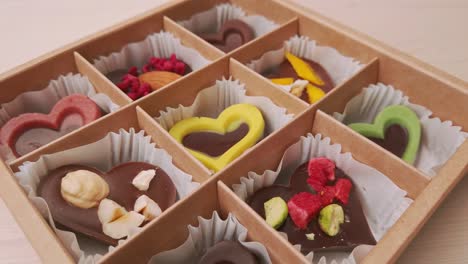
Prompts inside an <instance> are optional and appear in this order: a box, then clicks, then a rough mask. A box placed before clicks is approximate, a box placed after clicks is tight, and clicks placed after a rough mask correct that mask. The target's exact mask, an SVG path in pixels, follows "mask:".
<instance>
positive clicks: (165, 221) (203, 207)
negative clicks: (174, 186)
mask: <svg viewBox="0 0 468 264" xmlns="http://www.w3.org/2000/svg"><path fill="white" fill-rule="evenodd" d="M194 201H195V202H194ZM218 210H219V203H218V194H217V188H216V181H215V180H214V179H212V180H210V181H209V182H207V183H206V184H203V185H202V186H201V187H200V188H199V189H198V190H196V191H194V192H193V193H192V194H190V195H189V196H187V197H186V198H184V199H182V200H180V201H178V202H177V203H176V204H174V205H173V206H171V207H169V208H168V209H167V210H166V211H165V212H164V213H163V214H162V215H161V216H160V217H158V218H156V219H155V220H153V221H152V222H150V223H148V224H147V225H146V226H145V227H144V230H143V231H142V232H139V233H138V234H136V235H135V236H134V237H132V238H130V239H129V240H128V241H127V242H126V243H124V244H122V245H120V246H118V247H117V249H116V250H114V251H112V252H109V253H108V254H106V255H104V257H103V258H102V259H101V262H100V263H102V264H120V263H122V264H127V263H148V261H149V259H150V258H151V257H152V256H153V255H155V254H158V253H160V252H163V251H166V250H170V249H173V248H176V247H178V246H180V245H181V244H182V243H183V242H184V241H185V240H186V239H187V236H188V228H187V227H188V225H195V226H197V225H198V217H200V216H201V217H203V218H211V216H212V214H213V211H218Z"/></svg>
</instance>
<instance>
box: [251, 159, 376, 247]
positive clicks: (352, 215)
mask: <svg viewBox="0 0 468 264" xmlns="http://www.w3.org/2000/svg"><path fill="white" fill-rule="evenodd" d="M307 165H308V163H305V164H302V165H301V166H300V167H299V168H297V170H296V171H295V172H294V174H293V175H292V176H291V179H290V184H289V185H288V186H284V185H272V186H269V187H265V188H262V189H260V190H258V191H257V192H255V193H254V194H253V195H252V196H251V197H249V198H248V199H247V203H248V204H249V205H250V206H251V207H252V209H253V210H255V211H256V212H257V213H258V214H259V215H261V216H262V217H263V218H265V210H264V203H265V202H266V201H268V200H270V199H271V198H273V197H278V196H279V197H281V198H283V200H285V201H286V202H287V201H288V200H289V199H290V198H291V197H293V196H294V195H295V194H297V193H299V192H310V193H315V191H314V190H313V189H312V188H311V187H310V186H309V184H308V183H307V178H308V177H309V174H308V171H307ZM335 177H336V179H339V178H347V179H349V180H351V179H350V178H349V177H348V176H347V175H346V174H344V172H343V171H342V170H340V169H335ZM355 189H356V187H353V188H352V189H351V193H350V195H349V201H348V204H347V205H342V206H343V209H344V212H345V223H344V224H342V225H341V227H340V232H339V233H338V234H337V235H336V236H333V237H331V236H328V235H327V234H325V233H324V232H323V231H322V230H321V229H320V226H319V224H318V220H317V217H316V218H314V219H313V220H312V221H311V222H310V223H309V225H308V227H307V229H306V230H301V229H299V228H298V227H296V225H295V224H294V222H293V221H292V219H291V217H290V216H288V217H287V219H286V221H285V222H284V224H283V225H282V226H281V227H280V228H278V231H280V232H284V233H286V234H287V235H288V240H289V242H291V243H292V244H293V245H295V244H300V245H301V251H302V253H304V254H307V253H309V252H311V251H314V252H320V251H332V250H339V251H350V250H352V249H353V248H354V247H356V246H358V245H361V244H366V245H375V244H376V241H375V238H374V236H373V235H372V232H371V230H370V228H369V225H368V224H367V220H366V217H365V215H364V212H363V210H362V206H361V202H360V201H359V197H358V194H357V193H356V191H355ZM310 233H314V234H315V239H314V240H308V239H307V237H306V234H310Z"/></svg>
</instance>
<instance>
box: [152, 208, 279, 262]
mask: <svg viewBox="0 0 468 264" xmlns="http://www.w3.org/2000/svg"><path fill="white" fill-rule="evenodd" d="M198 222H199V225H198V227H194V226H188V230H189V236H188V238H187V240H186V241H185V242H184V243H183V244H182V245H180V246H179V247H177V248H175V249H172V250H169V251H165V252H161V253H159V254H157V255H155V256H153V257H152V258H151V260H150V261H149V262H148V263H149V264H157V263H165V264H183V263H184V264H185V263H198V262H199V261H200V258H201V257H202V256H203V254H204V253H205V252H206V250H207V249H208V248H210V247H212V246H214V245H215V244H216V243H218V242H221V241H225V240H229V241H238V242H239V243H241V244H242V245H243V246H244V247H246V248H248V249H249V251H250V252H252V253H253V254H255V256H256V257H257V258H258V260H259V261H260V263H262V264H269V263H271V260H270V257H269V255H268V252H267V250H266V248H265V247H264V246H263V245H262V244H261V243H259V242H247V241H246V239H247V229H246V228H245V227H244V226H243V225H242V224H240V223H239V221H238V220H237V219H236V217H235V216H234V215H232V214H229V215H228V217H227V218H226V220H223V219H221V217H220V216H219V215H218V213H217V212H216V211H214V212H213V216H212V217H211V219H204V218H202V217H198Z"/></svg>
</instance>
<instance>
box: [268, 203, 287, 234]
mask: <svg viewBox="0 0 468 264" xmlns="http://www.w3.org/2000/svg"><path fill="white" fill-rule="evenodd" d="M263 206H264V208H265V217H266V222H267V224H268V225H269V226H271V227H273V228H274V229H277V228H278V227H280V226H281V225H282V224H283V223H284V221H285V220H286V218H287V217H288V205H287V204H286V202H285V201H284V200H283V199H281V197H273V198H271V199H270V200H268V201H267V202H265V203H264V204H263Z"/></svg>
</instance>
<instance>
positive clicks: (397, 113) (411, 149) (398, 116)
mask: <svg viewBox="0 0 468 264" xmlns="http://www.w3.org/2000/svg"><path fill="white" fill-rule="evenodd" d="M394 125H398V126H400V127H401V128H404V129H405V130H406V131H405V133H404V135H406V137H405V138H403V139H399V140H400V141H399V142H397V141H395V142H392V143H394V144H395V145H396V144H399V145H402V144H403V143H402V141H403V142H407V143H406V144H405V146H406V148H405V150H404V152H403V154H402V155H401V159H402V160H404V161H406V162H407V163H409V164H413V163H414V161H415V160H416V156H417V154H418V151H419V144H420V141H421V124H420V122H419V118H418V116H417V115H416V114H415V113H414V112H413V110H411V109H410V108H408V107H406V106H403V105H392V106H388V107H386V108H385V109H383V110H382V111H381V112H380V113H379V114H378V115H377V116H376V117H375V119H374V123H373V124H368V123H354V124H349V127H350V128H352V129H353V130H354V131H356V132H358V133H359V134H361V135H363V136H365V137H367V138H370V139H381V140H384V141H386V140H385V139H386V137H387V136H392V138H393V136H394V135H393V134H394V133H396V132H393V133H392V134H389V133H387V131H388V129H389V128H390V127H391V126H394ZM393 130H395V128H392V131H393ZM389 132H390V131H389ZM397 132H398V131H397ZM398 134H399V135H402V133H401V132H398ZM404 135H403V136H404ZM395 136H396V135H395ZM376 143H379V142H376ZM381 143H382V144H379V145H381V146H382V147H384V148H385V149H387V150H390V151H391V149H392V148H390V146H388V145H387V144H388V143H387V142H381ZM389 143H390V142H389ZM392 145H393V144H392ZM392 147H393V146H392ZM395 148H397V147H395ZM392 152H393V153H395V152H396V151H392ZM395 154H396V153H395Z"/></svg>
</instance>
